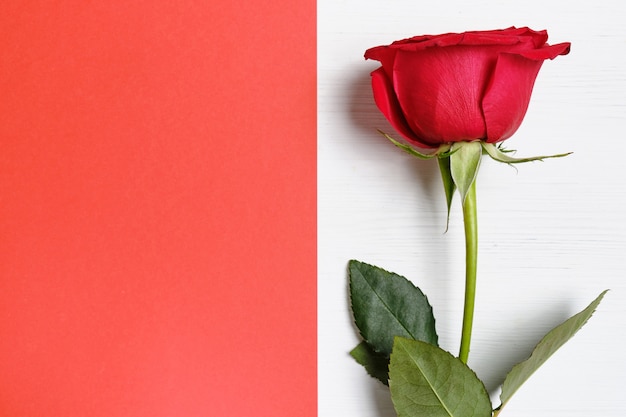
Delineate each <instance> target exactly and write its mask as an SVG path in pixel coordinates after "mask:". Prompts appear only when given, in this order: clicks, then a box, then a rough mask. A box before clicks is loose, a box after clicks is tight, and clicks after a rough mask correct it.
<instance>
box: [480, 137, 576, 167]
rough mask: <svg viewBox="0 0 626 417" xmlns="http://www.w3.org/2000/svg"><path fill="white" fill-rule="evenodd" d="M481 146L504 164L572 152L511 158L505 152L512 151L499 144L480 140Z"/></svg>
mask: <svg viewBox="0 0 626 417" xmlns="http://www.w3.org/2000/svg"><path fill="white" fill-rule="evenodd" d="M481 144H482V147H483V149H484V151H485V153H486V154H487V155H489V156H490V157H491V159H493V160H494V161H498V162H502V163H505V164H520V163H523V162H533V161H543V160H544V159H548V158H562V157H564V156H567V155H571V153H572V152H567V153H560V154H556V155H548V156H532V157H528V158H513V157H512V156H509V155H507V153H512V152H514V151H510V150H505V149H503V148H502V147H500V146H496V145H494V144H493V143H487V142H481Z"/></svg>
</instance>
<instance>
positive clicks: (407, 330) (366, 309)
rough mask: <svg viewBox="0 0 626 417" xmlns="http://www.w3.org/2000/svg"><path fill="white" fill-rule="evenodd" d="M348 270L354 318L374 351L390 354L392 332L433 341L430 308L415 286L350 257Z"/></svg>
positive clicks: (432, 319) (432, 323)
mask: <svg viewBox="0 0 626 417" xmlns="http://www.w3.org/2000/svg"><path fill="white" fill-rule="evenodd" d="M348 270H349V274H350V299H351V302H352V312H353V314H354V320H355V323H356V325H357V327H358V328H359V331H360V332H361V336H363V339H364V340H365V341H366V342H367V343H368V344H369V345H370V347H371V348H372V349H374V351H376V352H378V353H382V354H386V355H389V354H391V350H392V348H393V338H394V337H395V336H403V337H407V338H409V339H416V340H423V341H424V342H427V343H431V344H434V345H436V344H437V333H436V331H435V318H434V316H433V309H432V307H431V306H430V304H429V303H428V299H427V298H426V296H425V295H424V293H422V291H420V289H419V288H417V287H416V286H415V285H413V284H412V283H411V282H410V281H409V280H407V279H406V278H404V277H402V276H400V275H398V274H394V273H391V272H387V271H385V270H383V269H381V268H378V267H376V266H373V265H368V264H366V263H363V262H359V261H355V260H352V261H350V263H349V265H348Z"/></svg>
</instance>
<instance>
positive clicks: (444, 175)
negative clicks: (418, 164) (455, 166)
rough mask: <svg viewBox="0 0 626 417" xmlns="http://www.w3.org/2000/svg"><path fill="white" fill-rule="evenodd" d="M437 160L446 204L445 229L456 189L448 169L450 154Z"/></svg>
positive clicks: (448, 221) (448, 223)
mask: <svg viewBox="0 0 626 417" xmlns="http://www.w3.org/2000/svg"><path fill="white" fill-rule="evenodd" d="M437 162H439V171H440V172H441V180H442V181H443V189H444V191H445V193H446V204H447V206H448V216H447V218H446V231H448V226H449V225H450V208H451V207H452V197H453V196H454V192H455V191H456V185H454V179H452V171H451V170H450V156H446V157H443V158H439V159H437Z"/></svg>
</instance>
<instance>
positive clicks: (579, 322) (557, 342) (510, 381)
mask: <svg viewBox="0 0 626 417" xmlns="http://www.w3.org/2000/svg"><path fill="white" fill-rule="evenodd" d="M607 291H608V290H606V291H603V292H602V294H600V295H599V296H598V298H596V299H595V300H594V301H593V302H592V303H591V304H589V306H588V307H587V308H585V309H584V310H583V311H581V312H580V313H578V314H576V315H574V316H572V317H570V318H569V319H567V320H566V321H565V322H564V323H562V324H560V325H558V326H557V327H555V328H554V329H552V330H550V332H548V334H546V335H545V336H544V337H543V339H541V341H540V342H539V344H537V346H536V347H535V349H534V350H533V352H532V354H531V355H530V357H529V358H528V359H526V360H525V361H524V362H520V363H518V364H517V365H515V366H514V367H513V369H511V371H510V372H509V373H508V375H507V376H506V378H505V380H504V384H503V385H502V393H501V394H500V401H501V403H502V404H501V405H500V406H499V407H498V409H497V411H496V413H495V414H494V416H497V415H498V414H499V413H500V410H501V409H502V407H504V406H505V405H506V403H507V402H508V401H509V400H510V399H511V396H512V395H513V394H515V393H516V392H517V390H518V389H519V388H520V387H521V386H522V384H523V383H524V382H526V381H527V380H528V378H530V376H531V375H532V374H533V373H534V372H535V371H536V370H537V369H539V367H540V366H541V365H543V364H544V363H545V362H546V360H548V358H549V357H550V356H552V355H553V354H554V352H556V351H557V350H558V349H559V348H560V347H561V346H563V345H564V344H565V342H567V341H568V340H569V339H571V338H572V336H574V334H575V333H576V332H577V331H578V330H579V329H580V328H581V327H583V325H584V324H585V323H586V322H587V320H589V318H590V317H591V316H592V314H593V312H594V311H595V310H596V308H597V307H598V305H599V304H600V301H602V298H603V297H604V294H606V292H607Z"/></svg>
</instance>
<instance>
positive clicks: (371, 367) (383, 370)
mask: <svg viewBox="0 0 626 417" xmlns="http://www.w3.org/2000/svg"><path fill="white" fill-rule="evenodd" d="M350 356H352V357H353V358H354V359H355V360H356V361H357V362H358V363H359V365H362V366H363V367H364V368H365V370H366V371H367V373H368V374H370V375H371V376H372V377H374V378H376V379H378V380H379V381H380V382H382V383H383V384H385V385H389V355H385V354H383V353H378V352H376V351H374V349H372V347H371V346H370V345H368V344H367V342H361V343H359V344H358V345H357V346H356V347H355V348H354V349H352V350H351V351H350Z"/></svg>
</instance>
